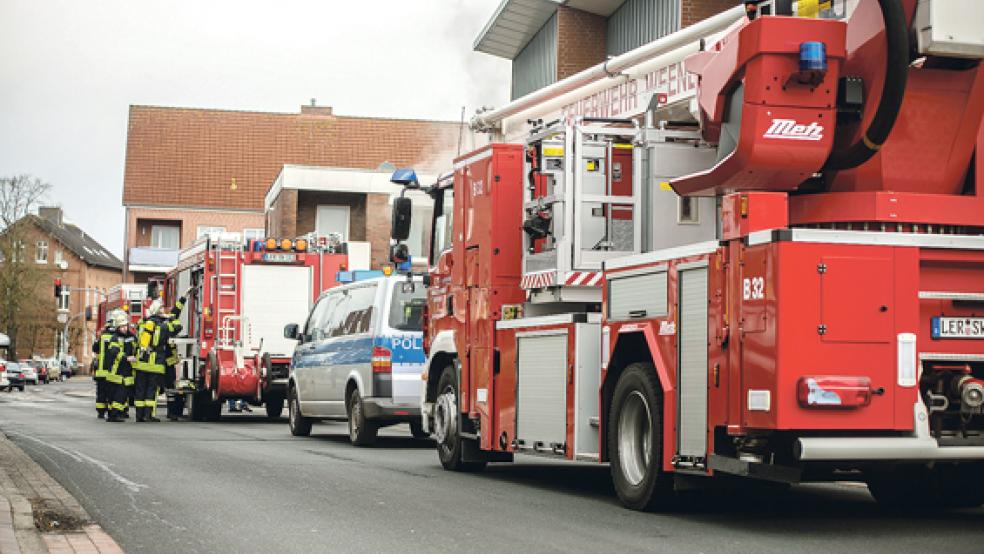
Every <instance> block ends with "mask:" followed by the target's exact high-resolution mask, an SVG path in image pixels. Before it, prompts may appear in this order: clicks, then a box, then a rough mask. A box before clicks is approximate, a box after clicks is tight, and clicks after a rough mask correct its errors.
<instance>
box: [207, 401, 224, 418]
mask: <svg viewBox="0 0 984 554" xmlns="http://www.w3.org/2000/svg"><path fill="white" fill-rule="evenodd" d="M220 419H222V401H221V400H209V401H208V404H206V405H205V421H213V422H214V421H219V420H220Z"/></svg>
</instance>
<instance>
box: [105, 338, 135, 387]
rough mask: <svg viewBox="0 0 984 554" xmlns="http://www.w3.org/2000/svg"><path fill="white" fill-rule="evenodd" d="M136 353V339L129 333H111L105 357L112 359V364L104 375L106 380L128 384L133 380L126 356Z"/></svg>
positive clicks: (118, 383) (130, 366) (131, 368)
mask: <svg viewBox="0 0 984 554" xmlns="http://www.w3.org/2000/svg"><path fill="white" fill-rule="evenodd" d="M136 354H137V339H136V337H134V336H133V335H131V334H130V333H120V332H119V331H117V332H115V333H113V339H112V341H111V342H110V343H109V348H108V354H107V358H110V359H112V365H111V366H110V369H109V372H108V374H107V375H106V380H107V381H109V382H110V383H114V384H117V385H129V384H132V382H133V367H132V365H131V364H130V361H129V360H128V358H130V357H131V356H136Z"/></svg>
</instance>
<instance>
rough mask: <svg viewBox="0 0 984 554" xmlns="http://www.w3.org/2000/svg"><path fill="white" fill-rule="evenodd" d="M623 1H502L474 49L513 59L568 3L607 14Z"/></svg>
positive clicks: (604, 15) (605, 15)
mask: <svg viewBox="0 0 984 554" xmlns="http://www.w3.org/2000/svg"><path fill="white" fill-rule="evenodd" d="M624 2H625V0H502V2H501V3H500V4H499V7H498V8H496V10H495V12H494V13H493V14H492V17H491V18H490V19H489V21H488V23H486V24H485V27H484V28H483V29H482V31H481V32H480V33H479V34H478V38H476V39H475V45H474V49H475V51H476V52H484V53H486V54H492V55H493V56H499V57H502V58H506V59H508V60H512V59H515V58H516V55H517V54H519V52H520V51H521V50H522V49H523V48H524V47H525V46H526V44H527V43H529V41H530V39H532V38H533V35H535V34H536V33H537V31H539V30H540V28H541V27H543V24H544V23H546V22H547V20H548V19H550V17H551V16H552V15H553V14H554V13H556V11H557V6H562V5H565V6H569V7H571V8H576V9H579V10H582V11H586V12H590V13H593V14H597V15H601V16H603V17H608V16H609V15H611V14H612V12H614V11H615V10H616V9H618V7H619V6H621V5H622V4H623V3H624Z"/></svg>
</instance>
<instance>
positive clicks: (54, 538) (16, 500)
mask: <svg viewBox="0 0 984 554" xmlns="http://www.w3.org/2000/svg"><path fill="white" fill-rule="evenodd" d="M52 520H55V521H57V520H64V521H71V522H76V523H78V524H79V525H78V528H77V529H68V530H64V531H55V532H42V531H41V529H39V528H38V525H39V523H44V522H47V521H52ZM11 538H13V539H14V540H15V541H16V544H15V545H14V548H10V547H9V545H10V543H11ZM5 541H6V542H5ZM8 551H10V552H12V553H23V554H44V553H57V554H61V553H65V554H74V553H81V552H87V553H88V552H93V553H104V552H105V553H112V554H118V553H122V552H123V549H122V548H120V547H119V545H118V544H116V541H114V540H113V538H112V537H110V536H109V535H108V534H107V533H106V532H105V531H104V530H103V529H102V527H100V526H99V525H97V524H95V523H94V522H93V521H92V518H91V517H89V514H88V513H87V512H86V511H85V509H84V508H82V505H81V504H79V502H78V500H76V499H75V498H74V497H73V496H72V495H71V494H69V492H68V491H67V490H65V488H64V487H62V486H61V484H59V483H58V481H56V480H55V479H54V478H53V477H52V476H51V475H49V474H48V473H47V472H46V471H45V470H44V469H43V468H42V467H41V466H40V465H38V464H37V463H36V462H35V461H34V460H32V459H31V457H30V456H28V455H27V454H26V453H25V452H24V451H23V450H21V449H20V447H18V446H17V445H16V444H14V443H13V442H12V441H11V440H10V439H9V438H7V436H6V435H4V434H3V433H0V552H4V553H6V552H8Z"/></svg>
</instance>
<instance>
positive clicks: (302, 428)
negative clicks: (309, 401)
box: [287, 387, 314, 437]
mask: <svg viewBox="0 0 984 554" xmlns="http://www.w3.org/2000/svg"><path fill="white" fill-rule="evenodd" d="M312 423H314V420H313V419H311V418H309V417H304V416H303V415H301V402H300V400H298V399H297V391H296V390H295V389H294V387H291V388H290V392H289V393H288V406H287V425H289V426H290V434H291V435H294V436H295V437H306V436H308V435H310V434H311V424H312Z"/></svg>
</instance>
